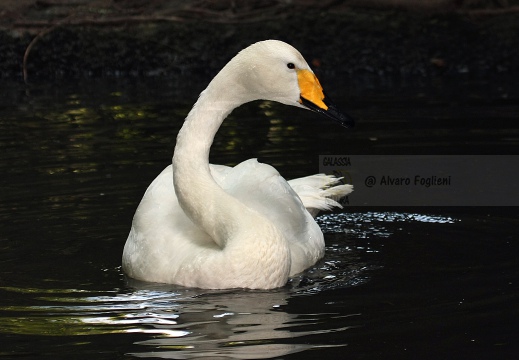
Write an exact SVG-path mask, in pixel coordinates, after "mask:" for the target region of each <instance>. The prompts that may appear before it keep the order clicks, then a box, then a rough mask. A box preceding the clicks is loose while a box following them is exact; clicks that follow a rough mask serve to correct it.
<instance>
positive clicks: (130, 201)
mask: <svg viewBox="0 0 519 360" xmlns="http://www.w3.org/2000/svg"><path fill="white" fill-rule="evenodd" d="M323 83H325V84H326V81H325V80H323ZM189 84H193V85H189ZM202 84H203V82H202V81H200V82H198V81H193V80H192V79H183V78H181V79H178V80H176V81H173V80H169V81H150V82H149V83H146V82H130V81H116V82H113V81H112V82H108V81H85V82H83V83H79V84H78V83H74V84H58V85H39V86H32V87H29V88H27V87H24V86H22V85H20V84H5V86H4V87H3V88H2V89H1V90H0V92H1V95H2V96H1V97H0V99H1V100H0V171H1V173H2V177H1V178H0V186H1V187H0V189H1V198H0V220H1V230H0V344H2V345H1V347H0V358H49V359H59V358H64V359H65V358H66V359H70V358H74V359H76V358H77V359H82V358H85V359H86V358H92V357H95V358H96V359H105V358H106V359H114V358H143V357H149V358H170V359H189V358H204V357H208V358H235V359H244V358H250V359H253V358H281V357H282V358H293V359H301V358H324V357H330V358H338V357H339V356H340V357H348V358H352V359H380V358H387V357H391V356H393V357H396V358H421V359H437V358H452V359H457V358H472V359H476V358H481V359H487V358H488V359H491V358H492V359H494V358H500V359H506V358H510V359H511V358H514V355H516V354H517V352H518V351H519V346H518V345H517V339H518V338H519V332H518V330H517V323H518V321H519V310H518V309H519V307H518V305H519V302H518V300H519V291H518V290H519V264H518V263H517V254H518V253H519V252H518V251H519V245H518V241H517V225H518V222H519V221H518V220H517V209H516V208H463V207H460V208H452V207H445V208H438V207H436V208H426V207H421V208H401V207H400V208H377V209H373V208H362V207H358V208H346V209H344V210H341V211H338V212H334V213H331V214H323V215H322V216H321V217H320V218H319V220H318V221H319V223H320V225H321V227H322V228H323V230H324V232H325V240H326V256H325V258H324V259H323V260H322V261H321V262H320V263H318V264H317V265H316V266H315V267H313V268H311V269H309V270H308V271H306V272H305V273H303V274H301V275H299V276H296V277H295V278H293V279H291V280H290V282H289V283H288V284H287V285H286V286H285V287H283V288H281V289H276V290H272V291H250V290H228V291H207V290H199V289H188V288H182V287H177V286H172V285H160V284H148V283H141V282H135V281H132V280H129V279H126V278H125V277H124V275H123V274H122V271H121V268H120V260H121V253H122V248H123V246H124V242H125V240H126V236H127V233H128V231H129V227H130V224H131V218H132V216H133V212H134V211H135V208H136V206H137V204H138V202H139V200H140V198H141V197H142V194H143V192H144V190H145V189H146V187H147V185H148V184H149V183H150V182H151V181H152V180H153V178H154V177H155V176H156V175H157V174H158V173H159V172H160V171H161V170H162V169H163V168H164V167H165V166H166V165H167V164H168V162H169V161H170V159H171V154H172V149H173V146H174V139H175V134H176V132H177V131H178V129H179V128H180V126H181V124H182V121H183V118H184V117H185V115H186V114H187V112H188V111H189V109H190V106H191V105H192V103H193V102H194V101H195V100H196V97H197V94H198V92H199V91H200V90H201V89H202V88H203V85H202ZM327 88H329V89H328V92H329V93H334V95H335V96H334V99H335V101H336V102H337V103H338V104H339V105H340V106H341V107H342V108H344V109H347V110H348V112H349V113H350V114H351V115H353V116H354V117H356V118H357V119H358V122H357V127H356V128H355V129H354V130H351V131H349V130H344V129H342V128H340V127H338V126H336V125H335V124H334V123H331V122H328V121H327V120H326V119H323V118H320V117H318V116H316V115H315V114H312V113H310V112H305V111H303V110H300V109H296V108H288V107H285V106H280V105H277V104H272V103H269V102H256V103H253V104H250V105H247V106H244V107H242V108H240V109H238V110H236V111H235V112H233V114H232V115H231V117H230V118H229V119H228V120H227V121H226V122H225V123H224V125H223V127H222V129H221V131H220V132H219V133H218V135H217V138H216V139H215V143H214V146H213V149H212V154H211V160H212V161H213V162H215V163H221V164H227V165H233V164H236V163H238V162H240V161H242V160H244V159H247V158H250V157H258V158H259V159H260V161H264V162H267V163H269V164H272V165H274V166H275V167H276V168H277V169H278V170H279V171H280V172H281V174H282V175H284V176H285V177H286V178H293V177H298V176H304V175H308V174H311V173H315V172H317V171H318V155H323V154H348V153H349V154H388V153H389V154H417V153H421V154H432V155H434V154H510V153H513V154H517V149H518V145H519V130H518V127H517V118H518V115H519V105H517V104H519V102H518V101H517V99H518V94H517V92H515V93H514V91H516V90H514V89H515V88H514V86H513V84H512V83H510V82H504V81H503V82H499V83H495V84H494V83H489V82H482V83H478V82H473V83H471V82H460V83H456V84H445V83H432V84H425V85H424V84H412V85H409V84H394V83H377V84H374V83H372V82H370V81H365V82H363V81H357V82H352V83H350V84H347V86H344V84H333V83H330V86H327Z"/></svg>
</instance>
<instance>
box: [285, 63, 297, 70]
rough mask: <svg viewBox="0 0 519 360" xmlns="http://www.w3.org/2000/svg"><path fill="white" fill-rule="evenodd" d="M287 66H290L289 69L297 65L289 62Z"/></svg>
mask: <svg viewBox="0 0 519 360" xmlns="http://www.w3.org/2000/svg"><path fill="white" fill-rule="evenodd" d="M287 68H289V69H295V68H296V66H295V65H294V63H288V64H287Z"/></svg>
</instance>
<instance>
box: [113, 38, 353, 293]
mask: <svg viewBox="0 0 519 360" xmlns="http://www.w3.org/2000/svg"><path fill="white" fill-rule="evenodd" d="M257 99H265V100H273V101H278V102H281V103H284V104H288V105H294V106H298V107H309V108H311V109H312V110H316V111H318V112H321V113H324V114H326V115H328V116H329V117H332V118H334V119H336V120H338V121H340V122H342V123H343V124H346V123H347V122H348V121H349V119H348V118H347V117H345V116H344V115H342V114H340V113H338V112H337V110H336V109H335V108H334V107H332V105H331V104H329V103H328V102H327V101H326V99H325V98H324V94H323V92H322V88H321V87H320V84H319V82H318V80H317V78H315V75H313V72H311V70H310V68H309V66H308V64H307V63H306V62H305V60H304V59H303V57H302V56H301V54H299V52H298V51H297V50H295V49H294V48H293V47H291V46H290V45H288V44H285V43H283V42H280V41H275V40H267V41H263V42H259V43H256V44H253V45H251V46H249V47H248V48H246V49H245V50H243V51H241V52H240V53H239V54H238V55H236V56H235V57H234V58H233V59H232V60H231V61H230V62H229V63H228V64H227V65H226V66H225V67H224V68H223V69H222V70H221V71H220V73H218V75H217V76H216V77H215V78H214V79H213V80H212V81H211V83H210V84H209V86H208V87H207V88H206V90H204V91H203V92H202V94H201V95H200V98H199V99H198V101H197V102H196V104H195V105H194V107H193V109H192V110H191V112H190V113H189V114H188V116H187V118H186V120H185V122H184V125H183V127H182V129H181V130H180V132H179V135H178V137H177V144H176V147H175V152H174V155H173V161H172V165H170V166H168V167H167V168H166V169H165V170H164V171H163V172H162V173H160V174H159V176H157V178H156V179H155V180H154V181H153V182H152V184H151V185H150V186H149V187H148V189H147V191H146V193H145V194H144V196H143V198H142V200H141V203H140V204H139V207H138V208H137V211H136V213H135V216H134V219H133V223H132V228H131V231H130V234H129V236H128V239H127V241H126V244H125V247H124V251H123V269H124V271H125V272H126V274H127V275H128V276H130V277H133V278H136V279H139V280H144V281H151V282H162V283H172V284H179V285H184V286H191V287H201V288H213V289H222V288H237V287H241V288H256V289H269V288H275V287H279V286H283V285H284V284H285V283H286V282H287V280H288V277H289V276H291V275H294V274H297V273H299V272H301V271H303V270H304V269H306V268H308V267H309V266H312V265H313V264H315V263H316V262H317V261H318V260H319V259H320V258H321V257H322V256H323V254H324V239H323V234H322V232H321V230H320V229H319V227H318V225H317V224H316V222H315V220H314V219H313V216H315V215H316V214H317V212H318V211H319V210H328V209H330V208H332V207H334V206H339V207H340V205H339V204H338V203H337V202H336V200H337V199H339V198H340V197H343V196H345V195H347V194H348V193H350V192H351V191H352V187H351V185H337V184H338V179H336V178H335V177H332V176H327V175H312V176H308V177H304V178H300V179H295V180H291V181H288V182H287V181H285V179H283V177H281V175H279V173H278V172H277V171H276V170H275V169H274V168H273V167H272V166H270V165H266V164H262V163H259V162H258V161H256V159H250V160H247V161H244V162H242V163H240V164H238V165H236V166H235V167H227V166H222V165H210V164H209V160H208V159H209V149H210V146H211V144H212V142H213V139H214V135H215V133H216V131H217V130H218V128H219V127H220V125H221V123H222V122H223V120H224V119H225V117H226V116H227V115H228V114H229V113H230V112H231V111H232V110H233V109H234V108H236V107H238V106H240V105H241V104H243V103H246V102H249V101H253V100H257Z"/></svg>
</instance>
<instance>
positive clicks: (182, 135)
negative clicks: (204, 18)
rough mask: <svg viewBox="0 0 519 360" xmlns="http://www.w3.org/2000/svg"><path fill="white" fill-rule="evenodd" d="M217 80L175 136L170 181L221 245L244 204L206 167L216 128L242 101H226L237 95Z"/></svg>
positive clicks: (185, 207)
mask: <svg viewBox="0 0 519 360" xmlns="http://www.w3.org/2000/svg"><path fill="white" fill-rule="evenodd" d="M218 80H219V78H218V77H216V78H215V79H213V82H211V84H210V85H209V86H208V88H207V89H206V90H204V91H203V92H202V94H200V98H199V99H198V101H197V102H196V104H195V105H194V106H193V109H192V110H191V111H190V112H189V114H188V116H187V118H186V120H185V122H184V125H183V126H182V129H181V130H180V132H179V134H178V136H177V143H176V146H175V152H174V154H173V169H174V171H173V182H174V186H175V192H176V194H177V198H178V201H179V204H180V206H181V207H182V209H183V210H184V212H185V213H186V215H187V216H188V217H189V218H190V219H191V220H192V221H193V222H194V223H195V224H197V225H198V226H199V227H201V228H202V229H203V230H204V231H205V232H206V233H208V234H209V235H210V236H211V237H212V238H213V239H214V240H215V242H216V243H217V244H218V245H219V246H220V247H222V248H223V247H224V246H225V243H226V241H227V239H228V238H229V233H230V232H231V231H233V228H235V224H234V223H233V221H232V219H238V218H239V216H237V214H240V216H243V214H244V213H246V212H247V207H246V206H245V205H244V204H242V203H241V202H239V201H238V200H237V199H235V198H234V197H232V196H231V195H229V194H227V193H226V192H225V191H224V190H223V189H222V188H221V187H220V186H219V185H218V184H217V183H216V182H215V180H214V178H213V177H212V175H211V171H210V168H209V150H210V148H211V145H212V143H213V140H214V136H215V134H216V132H217V131H218V128H219V127H220V125H221V124H222V122H223V120H224V119H225V118H226V117H227V115H229V113H230V112H231V111H232V110H233V109H234V108H236V107H237V106H239V105H241V103H243V102H241V101H236V100H235V101H231V100H229V99H232V98H236V96H235V95H232V96H229V93H228V92H225V91H223V92H222V91H221V90H220V89H221V88H222V86H221V85H220V86H218V85H219V83H220V82H218ZM223 89H225V87H223ZM224 204H225V209H224V208H223V207H222V206H224Z"/></svg>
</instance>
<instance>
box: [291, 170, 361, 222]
mask: <svg viewBox="0 0 519 360" xmlns="http://www.w3.org/2000/svg"><path fill="white" fill-rule="evenodd" d="M341 179H342V178H337V177H335V176H333V175H325V174H317V175H312V176H307V177H304V178H299V179H294V180H290V181H289V182H288V183H289V184H290V186H292V188H293V189H294V191H295V192H296V193H297V195H298V196H299V198H300V199H301V201H302V202H303V205H304V207H305V208H306V209H307V210H308V212H309V213H310V214H311V215H312V216H314V217H315V216H317V214H318V213H319V211H321V210H331V209H333V208H334V207H337V208H340V209H342V205H341V204H340V203H339V202H338V201H339V200H340V199H341V198H343V197H344V196H346V195H348V194H349V193H351V192H352V191H353V185H350V184H343V185H339V183H340V181H341Z"/></svg>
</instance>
